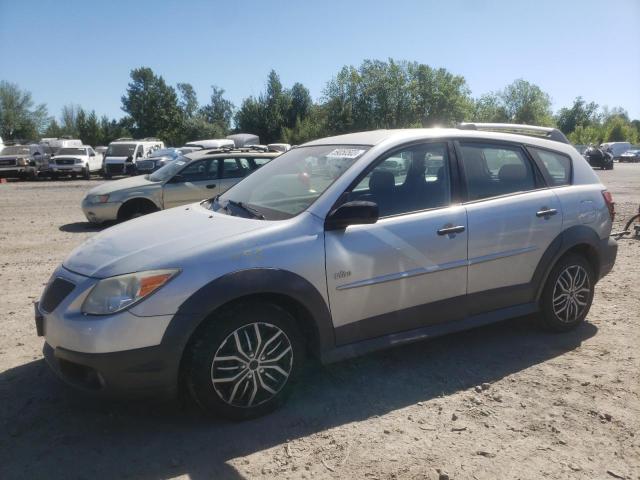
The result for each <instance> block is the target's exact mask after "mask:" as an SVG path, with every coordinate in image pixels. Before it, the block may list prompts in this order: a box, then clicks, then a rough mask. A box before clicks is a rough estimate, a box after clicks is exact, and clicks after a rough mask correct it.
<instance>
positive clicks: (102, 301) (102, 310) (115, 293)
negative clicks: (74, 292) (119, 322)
mask: <svg viewBox="0 0 640 480" xmlns="http://www.w3.org/2000/svg"><path fill="white" fill-rule="evenodd" d="M179 271H180V270H178V269H167V270H149V271H147V272H137V273H128V274H126V275H118V276H116V277H110V278H105V279H103V280H100V281H99V282H98V283H97V284H96V285H95V286H94V287H93V289H92V290H91V292H90V293H89V295H88V296H87V298H86V299H85V300H84V303H83V304H82V312H83V313H86V314H89V315H109V314H112V313H116V312H120V311H122V310H125V309H127V308H129V307H131V306H133V305H134V304H135V303H137V302H139V301H140V300H142V299H143V298H145V297H148V296H149V295H151V294H152V293H153V292H155V291H156V290H158V289H159V288H160V287H162V286H163V285H164V284H166V283H167V282H168V281H169V280H171V279H172V278H173V277H174V276H176V275H177V274H178V272H179Z"/></svg>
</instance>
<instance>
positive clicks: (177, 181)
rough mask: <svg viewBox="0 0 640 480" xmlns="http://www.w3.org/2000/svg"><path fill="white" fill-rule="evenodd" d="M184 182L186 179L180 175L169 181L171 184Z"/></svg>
mask: <svg viewBox="0 0 640 480" xmlns="http://www.w3.org/2000/svg"><path fill="white" fill-rule="evenodd" d="M182 182H184V177H183V176H182V175H180V174H178V175H174V176H173V177H172V178H171V180H170V181H169V183H182Z"/></svg>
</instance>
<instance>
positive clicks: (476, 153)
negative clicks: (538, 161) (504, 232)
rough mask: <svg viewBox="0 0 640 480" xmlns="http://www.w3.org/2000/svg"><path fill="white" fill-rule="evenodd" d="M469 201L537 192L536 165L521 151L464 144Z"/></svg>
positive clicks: (512, 148) (513, 148)
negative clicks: (530, 191)
mask: <svg viewBox="0 0 640 480" xmlns="http://www.w3.org/2000/svg"><path fill="white" fill-rule="evenodd" d="M460 145H461V150H462V164H463V166H464V174H465V179H466V184H467V193H468V196H469V200H471V201H473V200H481V199H483V198H490V197H497V196H500V195H507V194H510V193H517V192H525V191H528V190H534V189H535V188H537V187H536V177H535V173H534V169H533V165H532V164H531V162H530V161H529V160H528V159H527V157H526V156H525V154H524V151H523V150H522V148H520V147H516V146H514V147H511V146H507V145H492V144H485V143H482V144H480V143H461V144H460Z"/></svg>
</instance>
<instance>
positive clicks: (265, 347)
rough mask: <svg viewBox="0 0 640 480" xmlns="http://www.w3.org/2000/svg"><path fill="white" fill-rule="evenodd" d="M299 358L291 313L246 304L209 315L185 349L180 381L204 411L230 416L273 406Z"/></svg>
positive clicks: (271, 306)
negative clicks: (211, 316)
mask: <svg viewBox="0 0 640 480" xmlns="http://www.w3.org/2000/svg"><path fill="white" fill-rule="evenodd" d="M303 361H304V346H303V344H302V341H301V336H300V333H299V330H298V328H297V327H296V323H295V320H294V318H293V317H292V316H291V315H290V314H289V313H288V312H287V311H286V310H284V309H282V308H280V307H279V306H277V305H274V304H271V303H251V304H247V305H241V306H238V307H236V308H232V309H228V310H226V311H225V312H222V313H220V314H219V315H216V316H214V317H213V318H211V319H210V320H209V321H208V323H207V324H205V325H204V327H203V328H202V329H201V330H200V331H199V332H198V333H197V337H196V338H195V339H194V341H193V342H192V344H191V347H190V348H189V351H188V352H187V365H188V366H187V368H186V372H185V380H186V384H187V386H188V388H189V391H190V392H191V395H192V396H193V398H194V400H195V401H196V403H198V404H199V405H200V406H201V407H202V408H203V409H204V410H205V411H206V412H207V413H210V414H213V415H216V416H220V417H225V418H229V419H233V420H243V419H247V418H253V417H257V416H260V415H264V414H266V413H268V412H271V411H272V410H274V409H276V408H277V407H279V406H280V405H281V404H282V403H283V402H284V401H285V399H286V398H287V396H288V394H289V392H290V390H291V385H292V383H293V382H294V380H295V378H296V377H297V375H298V374H299V371H300V368H301V366H302V364H303Z"/></svg>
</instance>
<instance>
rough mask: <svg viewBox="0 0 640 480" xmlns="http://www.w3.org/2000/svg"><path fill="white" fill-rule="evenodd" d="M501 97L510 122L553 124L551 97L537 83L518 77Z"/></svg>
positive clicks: (501, 93)
mask: <svg viewBox="0 0 640 480" xmlns="http://www.w3.org/2000/svg"><path fill="white" fill-rule="evenodd" d="M499 97H500V100H501V103H502V108H504V111H505V113H506V117H507V119H508V121H509V122H512V123H523V124H526V125H553V118H552V113H551V97H549V95H548V94H547V93H545V92H543V91H542V89H541V88H540V87H538V86H537V85H534V84H533V83H529V82H527V81H526V80H523V79H518V80H516V81H514V82H513V83H511V84H510V85H507V86H506V87H505V89H504V90H503V91H502V92H500V95H499Z"/></svg>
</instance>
